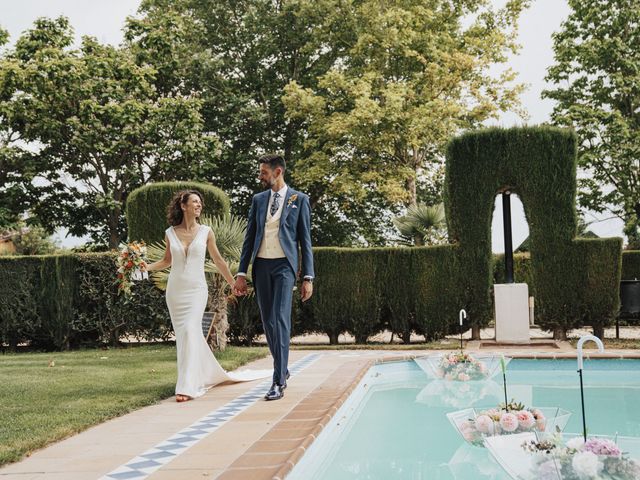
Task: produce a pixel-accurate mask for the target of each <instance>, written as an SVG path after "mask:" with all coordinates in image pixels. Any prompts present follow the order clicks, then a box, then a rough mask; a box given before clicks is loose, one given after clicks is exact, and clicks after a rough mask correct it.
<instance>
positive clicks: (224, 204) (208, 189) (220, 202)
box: [126, 182, 229, 244]
mask: <svg viewBox="0 0 640 480" xmlns="http://www.w3.org/2000/svg"><path fill="white" fill-rule="evenodd" d="M180 190H198V191H199V192H200V193H202V196H203V198H204V204H205V211H206V212H207V215H209V216H225V215H228V214H229V198H228V197H227V195H226V194H225V193H224V192H223V191H222V190H220V189H219V188H217V187H213V186H211V185H207V184H205V183H197V182H158V183H151V184H148V185H145V186H143V187H140V188H137V189H135V190H134V191H132V192H131V194H130V195H129V198H128V199H127V209H126V214H127V225H128V228H129V239H130V241H133V240H138V241H140V240H144V241H145V242H146V243H148V244H152V243H155V242H163V241H164V231H165V230H166V229H167V226H168V224H167V205H169V202H170V201H171V198H172V197H173V195H174V194H175V193H176V192H178V191H180Z"/></svg>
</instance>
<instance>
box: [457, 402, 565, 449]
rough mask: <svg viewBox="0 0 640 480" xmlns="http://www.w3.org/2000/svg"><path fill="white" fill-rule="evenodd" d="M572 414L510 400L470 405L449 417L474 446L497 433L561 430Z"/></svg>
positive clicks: (466, 439)
mask: <svg viewBox="0 0 640 480" xmlns="http://www.w3.org/2000/svg"><path fill="white" fill-rule="evenodd" d="M570 416H571V413H570V412H568V411H566V410H563V409H561V408H555V407H553V408H548V407H541V408H527V407H525V406H524V405H523V404H521V403H516V402H514V401H511V402H510V403H508V404H506V405H505V404H504V403H501V404H499V405H498V407H497V408H491V409H485V410H479V409H475V408H467V409H465V410H460V411H457V412H452V413H448V414H447V417H448V418H449V421H450V422H451V423H452V425H453V426H454V427H455V428H456V430H458V432H459V433H460V435H462V438H464V440H465V441H467V442H468V443H470V444H472V445H476V446H480V447H482V446H484V439H485V438H486V437H490V436H494V435H510V434H516V433H522V432H544V431H549V430H558V431H561V430H562V429H564V427H565V426H566V424H567V422H568V421H569V417H570Z"/></svg>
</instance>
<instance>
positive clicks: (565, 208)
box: [445, 127, 622, 338]
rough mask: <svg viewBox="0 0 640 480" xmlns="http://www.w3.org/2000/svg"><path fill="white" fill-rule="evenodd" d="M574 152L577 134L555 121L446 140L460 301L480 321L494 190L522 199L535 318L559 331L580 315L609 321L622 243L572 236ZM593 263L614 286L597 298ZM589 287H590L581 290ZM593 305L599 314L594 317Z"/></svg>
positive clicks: (485, 313) (485, 310)
mask: <svg viewBox="0 0 640 480" xmlns="http://www.w3.org/2000/svg"><path fill="white" fill-rule="evenodd" d="M576 151H577V141H576V136H575V134H574V133H573V132H571V131H569V130H562V129H558V128H553V127H518V128H510V129H502V128H491V129H485V130H480V131H474V132H470V133H466V134H464V135H462V136H460V137H458V138H455V139H454V140H452V141H451V142H450V143H449V146H448V149H447V164H446V179H445V207H446V209H447V221H448V224H449V237H450V240H451V241H452V242H454V244H455V247H453V248H455V249H456V252H457V255H458V265H459V266H460V270H459V273H460V275H461V285H463V289H464V297H463V298H464V303H465V304H466V307H465V308H467V307H468V308H467V311H472V312H473V315H472V318H473V320H474V322H477V326H478V327H480V326H484V325H486V324H487V322H488V321H489V319H490V318H491V316H492V312H491V299H490V291H491V273H492V272H491V220H492V214H493V205H494V200H495V197H496V195H497V194H499V193H501V192H502V191H505V190H509V191H511V192H512V193H515V194H517V195H518V196H519V197H520V198H521V199H522V203H523V205H524V210H525V215H526V217H527V219H528V222H529V226H530V230H531V233H530V240H531V258H532V271H533V279H534V282H533V283H534V284H535V285H536V287H535V288H536V297H537V302H536V311H537V317H538V318H537V322H538V323H539V324H540V325H541V326H542V327H543V328H545V329H549V330H553V331H554V334H555V337H556V338H564V337H565V335H566V331H567V330H568V329H570V328H573V327H577V326H581V325H582V324H584V322H585V321H589V322H595V323H598V324H603V325H606V324H608V323H609V322H610V321H611V319H613V318H614V316H615V314H616V309H617V298H618V291H619V280H620V261H619V257H620V250H621V246H622V244H621V241H620V239H601V240H599V241H598V242H582V240H576V239H575V235H576V230H577V217H576V211H575V196H576ZM599 255H603V257H602V259H600V258H598V256H599ZM616 256H617V258H618V260H614V261H609V262H605V261H604V259H608V260H612V258H613V257H616ZM595 264H598V265H599V266H601V267H602V270H600V271H599V272H598V275H599V276H600V277H601V282H602V284H603V285H609V286H610V287H611V288H612V289H613V291H612V292H611V293H610V294H608V295H606V296H603V297H599V298H598V295H594V293H596V292H593V291H590V290H589V289H588V288H585V283H584V282H585V281H586V280H589V281H591V276H590V275H592V271H593V267H592V265H595ZM589 285H592V283H589ZM586 291H589V293H590V294H589V295H584V296H583V295H581V293H582V292H586ZM585 312H590V313H588V314H587V313H585ZM596 312H598V313H597V315H599V316H600V318H598V319H596V318H593V317H594V315H596Z"/></svg>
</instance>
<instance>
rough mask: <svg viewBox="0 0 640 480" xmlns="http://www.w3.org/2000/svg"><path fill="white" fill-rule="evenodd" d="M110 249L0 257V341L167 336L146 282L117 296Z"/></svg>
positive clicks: (51, 344) (36, 344)
mask: <svg viewBox="0 0 640 480" xmlns="http://www.w3.org/2000/svg"><path fill="white" fill-rule="evenodd" d="M115 258H116V254H115V253H95V254H74V255H48V256H29V257H2V258H0V275H2V278H3V279H6V281H7V282H6V285H8V286H9V288H3V289H1V290H0V341H1V343H3V344H7V345H9V346H10V347H11V348H15V347H16V346H17V345H18V344H20V343H28V344H29V345H30V346H31V347H33V348H37V349H44V350H65V349H68V348H72V347H77V346H80V345H97V344H99V343H104V342H110V343H117V340H118V339H119V338H120V336H122V335H126V336H135V337H138V338H144V339H149V340H151V339H158V338H167V337H168V335H169V334H170V333H171V323H170V320H169V315H168V312H167V309H166V306H165V300H164V294H163V293H162V292H160V291H158V290H157V289H156V288H155V287H153V285H151V283H150V282H142V283H140V284H137V285H136V286H135V287H134V297H133V298H132V299H131V300H127V299H126V298H125V297H124V296H122V295H118V292H117V289H116V286H115V284H114V272H115V263H114V262H115Z"/></svg>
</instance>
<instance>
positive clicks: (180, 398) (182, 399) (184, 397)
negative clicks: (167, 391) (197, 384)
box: [176, 394, 192, 402]
mask: <svg viewBox="0 0 640 480" xmlns="http://www.w3.org/2000/svg"><path fill="white" fill-rule="evenodd" d="M189 400H192V398H191V397H190V396H188V395H180V394H178V395H176V402H188V401H189Z"/></svg>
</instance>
